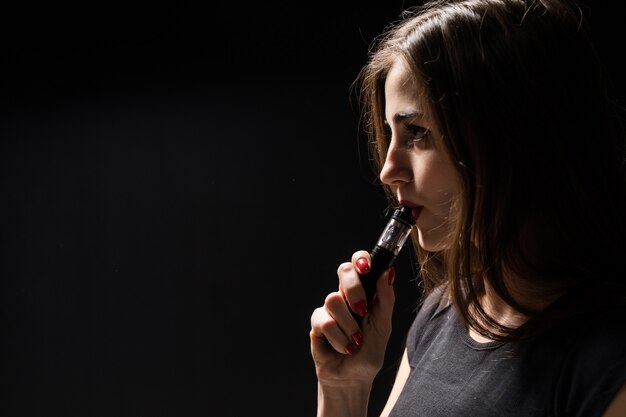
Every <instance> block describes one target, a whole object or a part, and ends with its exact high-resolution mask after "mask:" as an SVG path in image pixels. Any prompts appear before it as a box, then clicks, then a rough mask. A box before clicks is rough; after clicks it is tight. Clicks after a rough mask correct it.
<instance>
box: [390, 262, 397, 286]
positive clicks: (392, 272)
mask: <svg viewBox="0 0 626 417" xmlns="http://www.w3.org/2000/svg"><path fill="white" fill-rule="evenodd" d="M395 280H396V268H395V267H393V266H392V267H391V268H389V285H390V286H391V285H393V282H394V281H395Z"/></svg>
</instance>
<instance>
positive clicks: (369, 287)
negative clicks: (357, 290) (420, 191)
mask: <svg viewBox="0 0 626 417" xmlns="http://www.w3.org/2000/svg"><path fill="white" fill-rule="evenodd" d="M412 211H413V209H412V208H410V207H406V206H400V207H398V208H396V209H395V210H394V212H393V214H392V215H391V218H390V219H389V222H388V223H387V225H386V226H385V229H384V230H383V232H382V234H381V235H380V237H379V238H378V242H376V245H375V246H374V249H372V251H371V252H370V256H371V258H372V262H371V265H370V267H371V269H370V271H369V272H367V273H366V274H361V275H359V278H360V279H361V284H362V285H363V288H364V289H365V294H366V296H367V304H368V305H369V304H370V303H371V301H372V299H373V298H374V294H375V293H376V281H378V278H379V277H380V274H382V273H383V272H384V271H385V270H387V269H389V268H391V266H393V263H394V262H395V260H396V257H397V256H398V253H400V250H401V249H402V246H403V245H404V243H405V242H406V240H407V238H408V237H409V234H410V233H411V229H412V228H413V226H414V225H415V219H414V218H413V214H412Z"/></svg>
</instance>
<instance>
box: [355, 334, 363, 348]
mask: <svg viewBox="0 0 626 417" xmlns="http://www.w3.org/2000/svg"><path fill="white" fill-rule="evenodd" d="M352 341H354V344H355V345H357V346H361V343H363V334H362V333H361V332H356V333H355V334H353V335H352Z"/></svg>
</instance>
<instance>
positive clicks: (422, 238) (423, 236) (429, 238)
mask: <svg viewBox="0 0 626 417" xmlns="http://www.w3.org/2000/svg"><path fill="white" fill-rule="evenodd" d="M417 232H418V236H419V239H418V242H419V245H420V247H421V248H422V249H424V250H425V251H428V252H439V251H442V250H444V249H447V248H448V247H449V246H450V245H449V243H448V242H447V239H446V236H441V235H439V234H437V235H432V234H428V233H422V231H421V230H419V229H418V231H417Z"/></svg>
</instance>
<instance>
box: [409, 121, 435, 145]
mask: <svg viewBox="0 0 626 417" xmlns="http://www.w3.org/2000/svg"><path fill="white" fill-rule="evenodd" d="M404 127H405V129H406V130H407V131H408V133H409V136H410V142H419V141H421V140H423V139H424V138H425V137H426V135H428V133H429V132H430V129H428V128H426V127H423V126H419V125H414V124H407V125H404Z"/></svg>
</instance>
